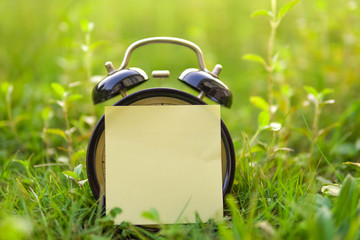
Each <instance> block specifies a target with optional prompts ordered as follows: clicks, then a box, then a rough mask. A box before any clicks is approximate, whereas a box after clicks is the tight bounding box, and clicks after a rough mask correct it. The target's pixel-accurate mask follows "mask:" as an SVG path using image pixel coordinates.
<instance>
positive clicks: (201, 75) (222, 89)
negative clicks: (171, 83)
mask: <svg viewBox="0 0 360 240" xmlns="http://www.w3.org/2000/svg"><path fill="white" fill-rule="evenodd" d="M179 80H180V81H182V82H184V83H185V84H186V85H188V86H190V87H192V88H194V89H195V90H197V91H199V92H204V93H205V95H206V96H207V97H209V98H210V99H212V100H213V101H215V102H217V103H219V104H221V105H223V106H225V107H228V108H230V107H231V104H232V94H231V92H230V90H229V88H228V87H227V86H226V85H225V84H224V83H223V82H221V81H220V80H219V79H218V78H216V77H214V75H213V74H211V73H209V72H205V71H200V70H198V69H193V68H191V69H187V70H185V71H184V72H183V73H182V74H181V75H180V77H179Z"/></svg>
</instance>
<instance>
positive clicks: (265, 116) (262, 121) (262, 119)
mask: <svg viewBox="0 0 360 240" xmlns="http://www.w3.org/2000/svg"><path fill="white" fill-rule="evenodd" d="M269 122H270V113H269V111H262V112H261V113H260V114H259V117H258V123H259V128H260V129H263V128H264V127H265V126H267V125H268V124H269Z"/></svg>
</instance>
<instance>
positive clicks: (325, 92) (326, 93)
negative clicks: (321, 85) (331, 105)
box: [319, 88, 334, 97]
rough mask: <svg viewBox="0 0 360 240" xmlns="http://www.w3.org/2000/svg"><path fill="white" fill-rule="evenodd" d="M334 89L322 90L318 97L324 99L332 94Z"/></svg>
mask: <svg viewBox="0 0 360 240" xmlns="http://www.w3.org/2000/svg"><path fill="white" fill-rule="evenodd" d="M333 92H334V89H331V88H325V89H324V90H322V91H321V92H320V94H319V96H320V97H325V96H326V95H328V94H330V93H333Z"/></svg>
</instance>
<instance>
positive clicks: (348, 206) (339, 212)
mask: <svg viewBox="0 0 360 240" xmlns="http://www.w3.org/2000/svg"><path fill="white" fill-rule="evenodd" d="M359 198H360V191H359V186H358V184H357V183H356V181H355V179H354V178H353V177H352V176H351V175H347V176H346V178H345V180H344V182H343V186H342V188H341V191H340V195H339V197H338V199H337V201H336V202H335V204H334V210H333V212H334V217H335V221H336V224H337V225H340V224H341V223H343V222H345V221H348V222H351V221H353V220H354V219H355V218H356V215H357V206H358V203H359Z"/></svg>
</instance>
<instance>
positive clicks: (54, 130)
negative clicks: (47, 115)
mask: <svg viewBox="0 0 360 240" xmlns="http://www.w3.org/2000/svg"><path fill="white" fill-rule="evenodd" d="M46 133H50V134H55V135H58V136H61V137H62V138H64V139H65V140H67V138H66V134H65V132H64V131H63V130H61V129H58V128H49V129H46Z"/></svg>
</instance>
